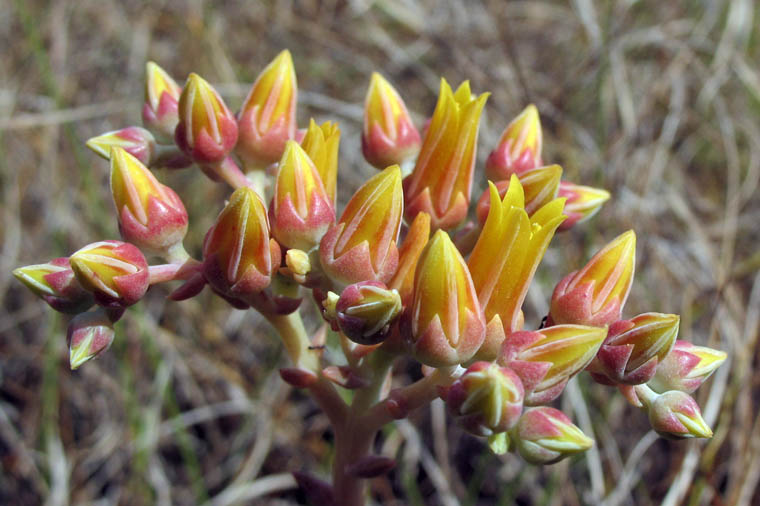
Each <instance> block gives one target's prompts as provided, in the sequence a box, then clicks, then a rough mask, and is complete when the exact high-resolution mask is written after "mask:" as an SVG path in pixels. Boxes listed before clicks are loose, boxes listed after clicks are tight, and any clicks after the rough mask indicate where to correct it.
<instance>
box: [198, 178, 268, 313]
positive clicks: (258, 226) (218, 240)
mask: <svg viewBox="0 0 760 506" xmlns="http://www.w3.org/2000/svg"><path fill="white" fill-rule="evenodd" d="M280 259H281V253H280V247H279V246H278V245H277V242H276V241H275V240H274V239H270V237H269V221H268V219H267V212H266V208H265V207H264V203H263V202H262V201H261V198H260V197H259V196H258V194H256V192H255V191H254V190H252V189H251V188H248V187H243V188H238V189H237V190H235V192H234V193H233V194H232V196H231V197H230V200H229V202H228V203H227V205H226V206H225V207H224V209H223V210H222V212H221V213H219V216H218V217H217V219H216V223H215V224H214V225H213V226H212V227H211V229H210V230H209V231H208V233H207V234H206V239H205V240H204V242H203V274H204V276H205V277H206V280H207V281H208V283H209V284H210V285H211V287H212V288H213V289H214V290H215V291H216V292H217V293H219V294H220V295H223V296H226V297H227V299H228V300H238V301H243V302H244V303H248V304H250V302H251V297H252V296H253V295H254V294H256V293H257V292H260V291H262V290H263V289H264V288H266V287H267V286H269V283H270V282H271V280H272V275H273V274H274V272H275V270H276V269H277V268H278V267H279V266H280Z"/></svg>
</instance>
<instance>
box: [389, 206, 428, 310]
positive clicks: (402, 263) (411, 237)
mask: <svg viewBox="0 0 760 506" xmlns="http://www.w3.org/2000/svg"><path fill="white" fill-rule="evenodd" d="M429 239H430V215H429V214H428V213H419V214H418V215H417V216H415V217H414V221H413V222H412V224H411V225H410V226H409V230H408V231H407V233H406V237H404V242H402V243H401V248H399V251H398V256H399V261H398V269H396V273H395V274H394V275H393V279H391V280H390V282H389V283H388V286H389V287H390V288H395V289H396V290H398V292H399V295H401V301H402V302H403V303H404V305H405V306H407V305H408V304H409V302H410V301H411V298H412V292H413V291H414V273H415V271H416V270H417V261H418V260H419V259H420V255H421V254H422V251H423V250H424V249H425V246H426V245H427V243H428V240H429Z"/></svg>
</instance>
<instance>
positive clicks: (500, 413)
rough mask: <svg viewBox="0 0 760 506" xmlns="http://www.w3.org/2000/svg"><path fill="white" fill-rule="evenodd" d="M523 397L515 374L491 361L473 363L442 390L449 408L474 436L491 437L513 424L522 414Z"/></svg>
mask: <svg viewBox="0 0 760 506" xmlns="http://www.w3.org/2000/svg"><path fill="white" fill-rule="evenodd" d="M523 397H524V390H523V385H522V382H521V381H520V378H519V377H518V376H517V374H515V373H514V371H512V370H510V369H508V368H506V367H500V366H498V365H496V364H493V363H491V362H475V363H474V364H472V365H471V366H470V367H468V368H467V370H466V371H465V372H464V374H462V376H461V377H459V379H457V380H456V381H455V382H454V383H453V384H452V385H451V386H450V387H449V388H448V389H447V390H446V393H445V401H446V405H447V406H448V408H449V411H450V412H451V413H452V415H453V416H455V417H457V419H458V421H459V422H460V423H461V424H462V426H463V427H464V428H465V429H467V431H468V432H470V433H472V434H475V435H477V436H491V435H492V434H495V433H499V432H506V431H507V430H509V429H511V428H512V427H514V425H515V424H516V423H517V421H518V419H519V418H520V414H521V413H522V408H523Z"/></svg>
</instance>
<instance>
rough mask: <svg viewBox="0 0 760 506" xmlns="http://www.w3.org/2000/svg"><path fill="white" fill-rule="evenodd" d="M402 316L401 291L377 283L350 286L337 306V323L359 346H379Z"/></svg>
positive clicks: (370, 282) (342, 294)
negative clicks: (400, 315)
mask: <svg viewBox="0 0 760 506" xmlns="http://www.w3.org/2000/svg"><path fill="white" fill-rule="evenodd" d="M400 312H401V297H399V294H398V291H396V290H392V289H388V287H386V286H385V285H384V284H382V283H379V282H377V281H362V282H359V283H355V284H353V285H349V286H347V287H346V288H345V289H344V290H343V292H342V293H341V294H340V298H339V299H338V301H337V303H336V304H335V319H336V321H337V323H338V326H339V327H340V329H341V330H342V331H343V333H344V334H345V335H346V337H348V338H349V339H351V340H352V341H354V342H355V343H359V344H367V345H372V344H377V343H380V342H382V341H383V340H384V339H385V338H386V337H388V333H389V332H390V328H391V324H392V323H393V322H395V321H396V317H397V316H398V315H399V313H400Z"/></svg>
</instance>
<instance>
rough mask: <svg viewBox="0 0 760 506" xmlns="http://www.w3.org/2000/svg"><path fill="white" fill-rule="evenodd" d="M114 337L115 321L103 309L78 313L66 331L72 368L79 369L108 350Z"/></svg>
mask: <svg viewBox="0 0 760 506" xmlns="http://www.w3.org/2000/svg"><path fill="white" fill-rule="evenodd" d="M113 338H114V329H113V322H112V321H111V319H110V318H108V316H107V313H106V311H104V310H103V309H96V310H94V311H89V312H87V313H81V314H78V315H76V316H75V317H74V318H72V319H71V322H69V326H68V329H67V331H66V342H67V343H68V345H69V365H70V367H71V369H72V370H74V369H79V367H80V366H81V365H82V364H84V363H85V362H87V361H89V360H92V359H93V358H95V357H97V356H98V355H100V354H101V353H103V352H104V351H106V350H107V349H108V348H109V347H110V346H111V343H112V342H113Z"/></svg>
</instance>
